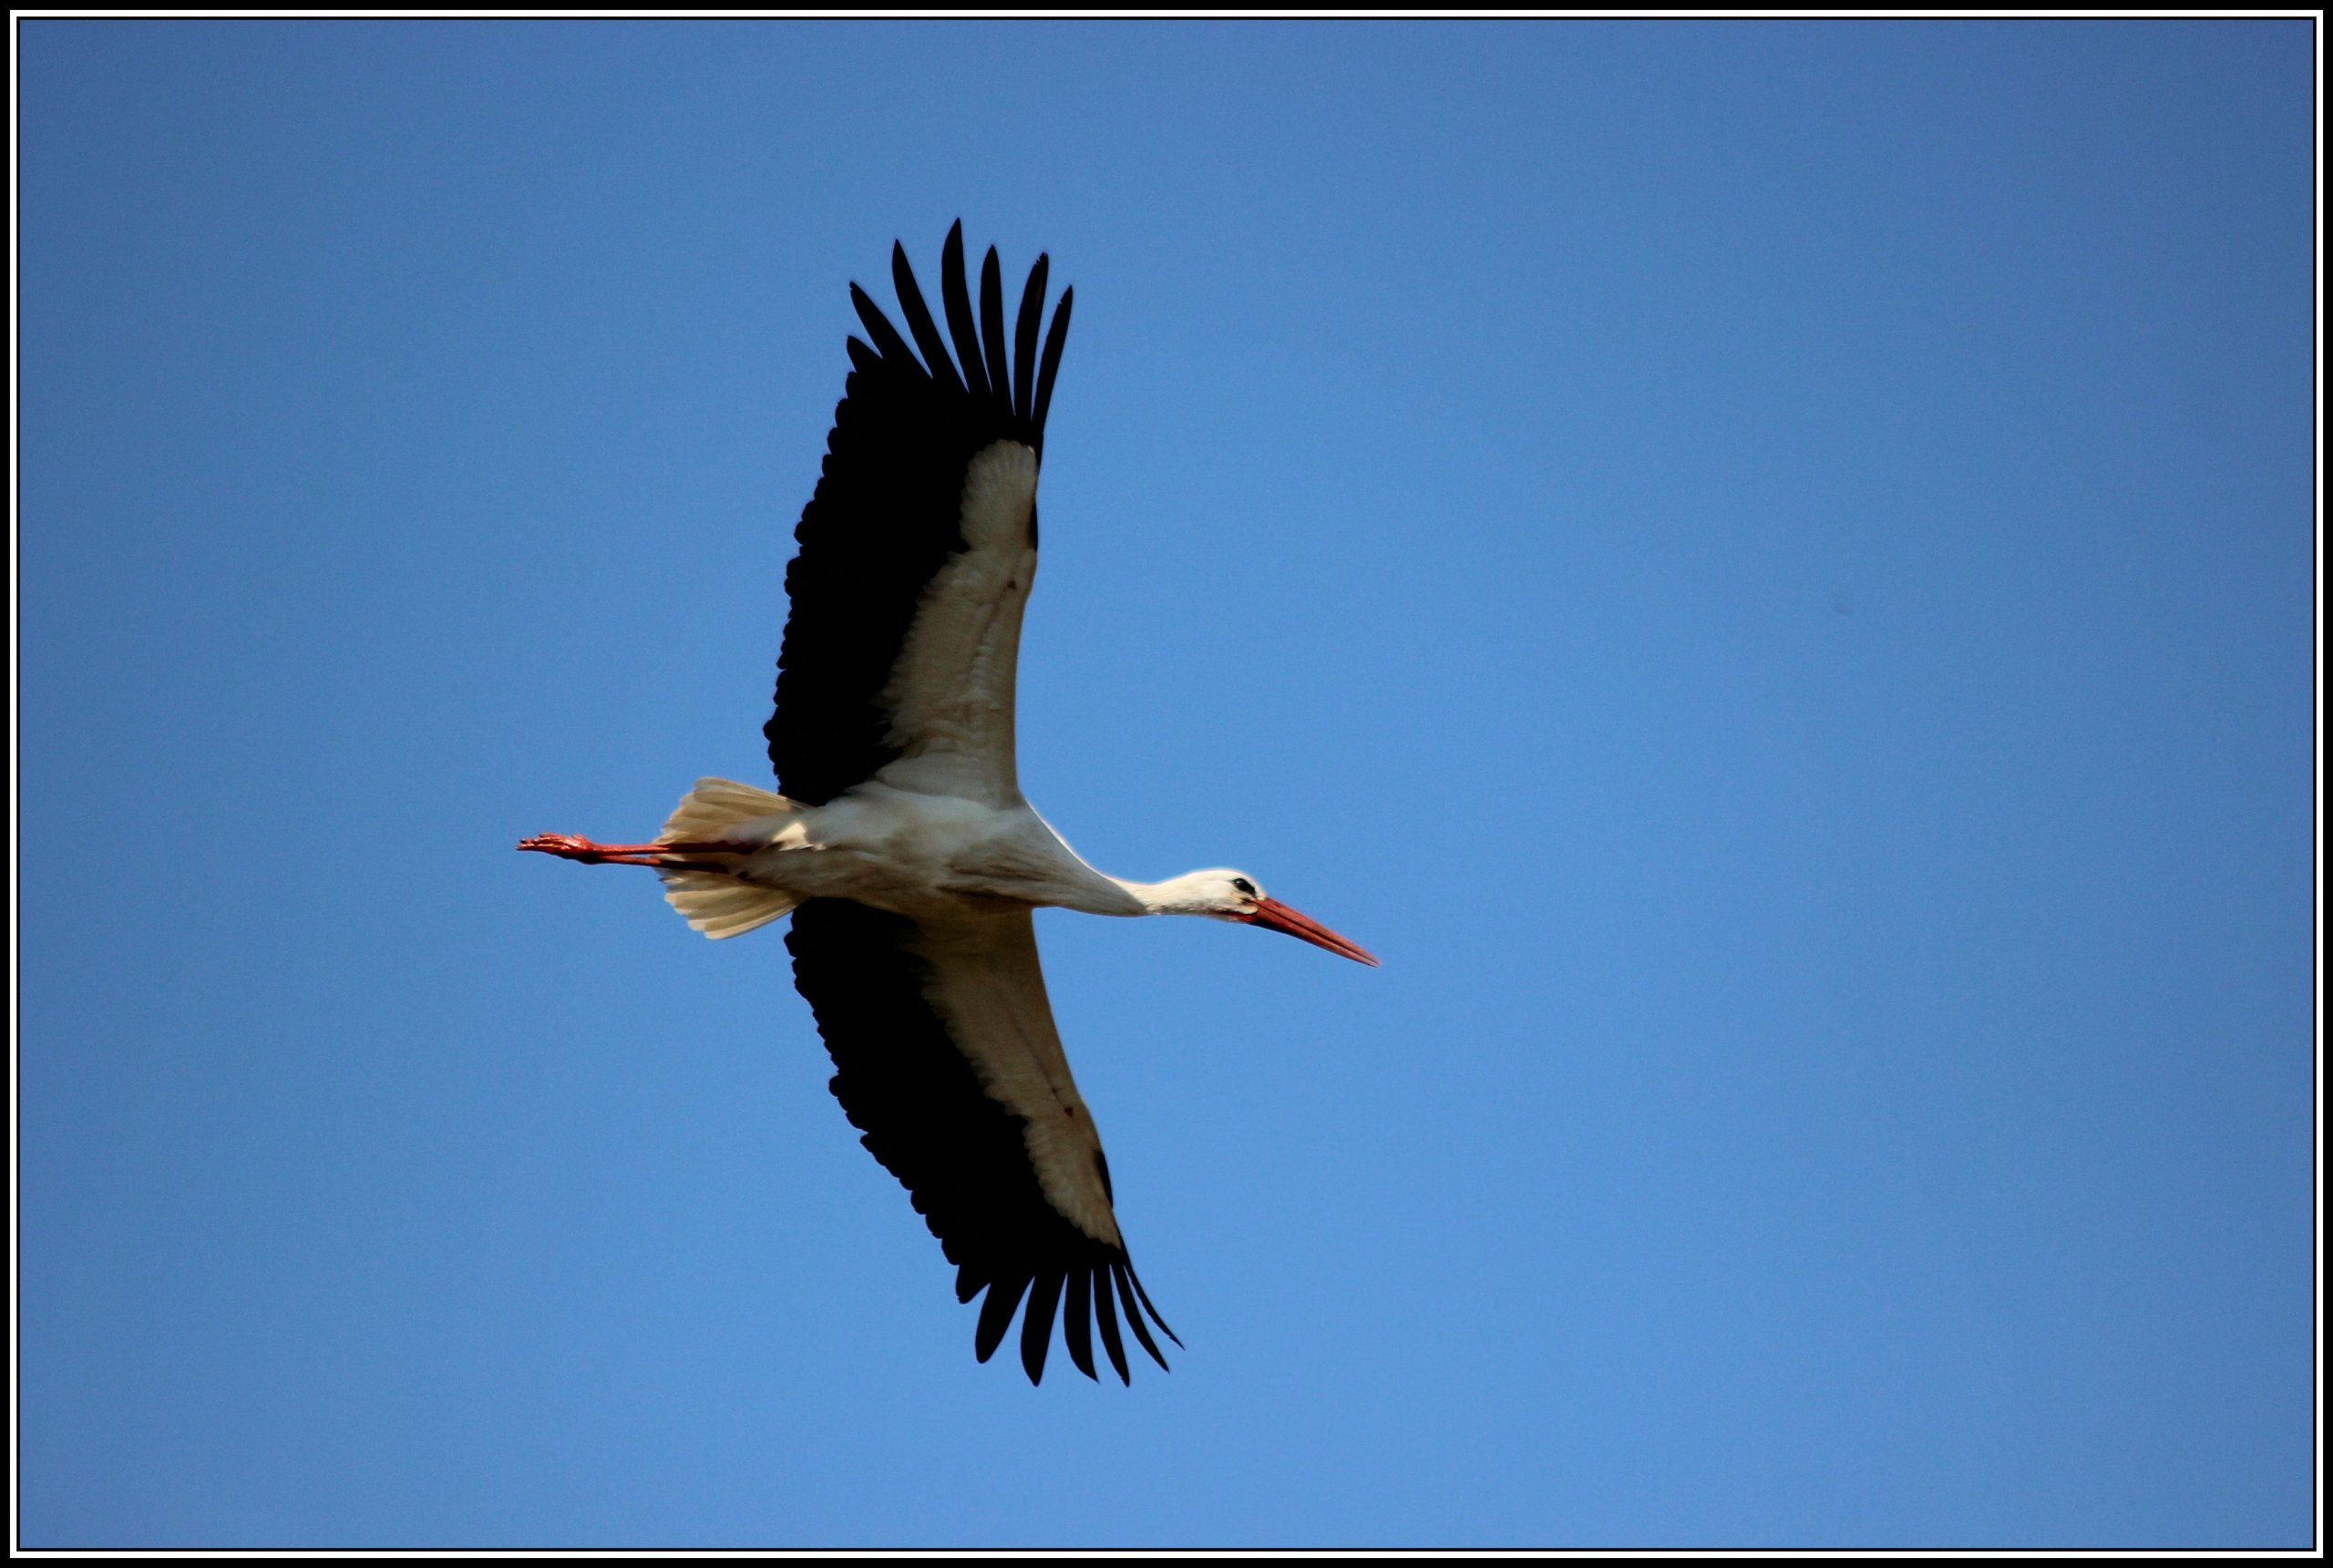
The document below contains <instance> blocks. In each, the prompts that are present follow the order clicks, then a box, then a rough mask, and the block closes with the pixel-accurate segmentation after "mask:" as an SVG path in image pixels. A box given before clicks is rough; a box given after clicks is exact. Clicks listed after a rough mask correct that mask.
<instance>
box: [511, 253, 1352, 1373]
mask: <svg viewBox="0 0 2333 1568" xmlns="http://www.w3.org/2000/svg"><path fill="white" fill-rule="evenodd" d="M1045 267H1046V261H1045V258H1044V257H1043V256H1039V257H1038V258H1037V264H1036V265H1035V267H1034V268H1033V269H1032V270H1031V271H1030V273H1029V282H1028V285H1027V287H1026V288H1024V289H1023V291H1022V294H1021V309H1020V317H1019V321H1018V323H1017V324H1016V326H1015V329H1014V331H1013V333H1012V337H1011V339H1009V340H1008V339H1007V338H1006V336H1005V331H1004V300H1003V291H1002V286H1001V284H1000V282H999V275H998V269H997V259H996V251H994V249H991V250H990V251H989V252H988V257H987V259H986V261H984V262H983V263H982V267H981V295H980V315H979V317H978V320H977V322H975V319H974V316H973V313H972V300H971V292H970V291H969V290H968V289H967V288H966V286H965V276H964V241H963V226H962V225H961V223H959V224H958V225H957V226H956V227H954V228H952V229H951V230H950V231H949V233H948V242H947V246H946V249H945V250H943V251H941V253H940V300H941V302H942V304H943V306H944V307H945V310H946V313H947V318H948V332H949V337H948V338H943V337H942V336H941V335H940V329H939V327H938V326H937V325H936V324H935V323H934V322H933V320H932V315H931V312H930V309H929V308H927V307H926V305H925V304H924V301H923V295H922V292H920V290H919V289H918V288H917V287H916V281H915V275H914V273H913V272H911V271H910V268H909V266H908V260H907V252H906V251H904V250H903V249H901V248H900V247H899V246H897V245H894V246H893V247H892V250H891V277H892V281H893V282H894V283H895V284H896V286H897V288H898V290H899V308H900V310H901V312H902V313H904V314H905V316H906V318H907V324H908V330H909V331H910V333H912V334H913V336H914V339H915V344H916V348H918V349H920V350H921V351H922V357H921V359H920V360H919V359H918V358H917V356H916V354H915V352H914V351H913V350H911V349H910V347H909V346H908V343H907V342H906V340H905V339H903V338H901V337H900V336H899V333H898V332H897V331H896V330H895V329H894V328H893V327H892V325H891V323H889V321H888V320H886V319H885V318H884V315H883V313H882V312H881V311H880V310H879V309H877V308H876V305H875V302H873V301H872V300H870V299H868V297H867V294H866V293H865V292H864V291H862V290H861V289H859V288H858V285H857V284H853V285H852V286H851V291H850V297H851V302H852V303H853V304H854V305H856V306H857V307H858V317H859V320H860V321H862V322H863V323H866V326H867V335H868V338H869V339H871V340H872V345H873V346H871V347H870V346H869V345H868V343H861V342H860V341H859V340H858V339H857V338H855V337H854V338H852V339H850V340H849V343H848V347H849V352H850V363H851V366H852V369H851V374H850V376H849V378H848V380H847V381H846V382H845V383H844V384H843V399H842V402H841V403H840V404H838V405H837V406H836V408H835V426H834V431H833V433H832V434H831V435H829V436H827V459H826V464H825V466H824V469H823V471H822V472H821V475H820V477H819V479H818V485H817V490H816V491H815V492H814V493H813V494H812V495H811V497H810V504H809V505H808V506H807V507H804V508H803V511H802V521H801V524H800V526H799V527H797V528H796V530H795V538H796V540H797V543H798V544H799V546H800V549H799V552H798V553H797V555H796V557H795V559H794V562H793V564H792V565H791V566H790V567H788V568H787V569H786V592H787V594H788V595H789V596H791V598H792V600H793V614H792V616H791V617H790V618H789V619H788V620H787V621H786V641H785V644H784V648H783V650H782V651H781V653H780V655H779V658H778V675H777V711H776V714H775V716H773V717H772V718H771V720H770V721H769V723H768V724H767V725H766V727H765V733H766V734H767V736H768V738H769V755H770V761H771V762H772V763H773V764H775V765H776V771H777V784H778V788H779V790H780V791H781V792H782V793H781V794H771V793H770V792H768V791H766V790H762V789H756V788H755V787H754V786H753V785H751V784H737V783H735V782H732V781H730V780H727V779H713V778H707V779H699V780H698V781H697V784H696V787H695V788H694V790H692V791H691V792H690V793H689V794H687V795H686V796H684V797H683V799H682V801H681V804H680V808H679V809H678V810H677V811H675V812H673V815H672V817H671V818H670V820H668V821H667V822H666V823H665V824H664V828H663V832H662V833H661V834H660V835H658V836H657V838H656V839H655V841H654V842H653V843H651V844H597V843H594V842H592V841H591V840H590V839H586V838H580V837H576V836H574V835H569V834H541V835H537V836H535V837H532V838H529V839H527V840H525V841H524V842H523V843H521V844H520V845H519V848H520V849H531V850H538V851H540V852H542V853H544V854H547V855H555V856H561V857H563V858H565V859H569V860H578V861H582V862H584V863H586V864H591V865H622V866H653V867H655V869H656V871H657V874H658V875H659V876H661V877H663V882H664V897H666V898H667V899H668V900H670V901H671V903H672V905H673V907H674V908H675V909H677V910H679V911H680V912H681V914H682V915H683V916H684V917H687V919H688V922H689V924H690V925H691V926H693V927H695V928H696V929H697V930H699V931H701V932H703V933H704V935H705V936H707V937H713V938H724V937H735V936H737V935H739V934H741V933H743V932H745V931H750V930H752V929H754V928H755V927H758V926H763V925H766V924H768V923H769V922H770V921H772V920H775V919H777V918H778V917H781V916H784V915H787V914H791V915H792V916H793V917H794V924H793V929H792V930H791V932H790V933H789V934H788V935H787V937H786V947H787V948H789V949H791V950H792V952H793V954H794V983H795V986H796V988H797V989H799V990H800V991H801V993H802V995H803V996H804V997H805V998H806V999H807V1000H808V1001H809V1003H810V1008H811V1010H812V1012H814V1013H815V1014H816V1015H817V1021H818V1030H819V1032H820V1033H821V1034H822V1035H824V1036H825V1038H826V1042H827V1050H828V1052H829V1053H831V1054H832V1056H833V1057H834V1062H835V1076H834V1079H833V1081H832V1083H831V1085H830V1087H831V1088H832V1089H833V1091H834V1093H835V1097H836V1098H837V1099H838V1100H840V1101H841V1102H842V1107H843V1112H844V1113H845V1114H846V1115H848V1117H849V1118H850V1121H851V1124H852V1125H853V1126H855V1127H857V1128H858V1129H859V1131H860V1132H862V1133H864V1134H865V1136H864V1137H863V1138H862V1139H861V1140H860V1141H861V1142H862V1143H865V1144H866V1146H867V1149H868V1153H871V1154H873V1155H874V1156H875V1157H876V1158H877V1159H878V1160H879V1161H881V1162H882V1163H883V1164H884V1166H885V1167H886V1168H887V1169H889V1171H890V1172H891V1173H892V1174H893V1175H895V1176H897V1177H899V1180H900V1182H902V1183H903V1184H905V1185H906V1186H907V1189H908V1193H909V1195H910V1197H911V1198H912V1199H913V1201H914V1204H915V1206H916V1209H917V1210H918V1212H920V1214H922V1215H923V1216H924V1218H925V1220H926V1221H927V1222H928V1223H929V1224H930V1226H931V1233H932V1235H936V1236H938V1237H939V1238H940V1247H941V1248H942V1250H943V1251H945V1252H946V1254H947V1255H948V1259H949V1261H950V1262H951V1263H953V1264H954V1265H956V1295H957V1298H958V1299H959V1300H961V1301H965V1302H969V1301H971V1299H972V1297H973V1296H977V1295H979V1294H980V1293H981V1292H982V1290H986V1291H987V1292H988V1299H987V1300H986V1301H985V1302H983V1303H982V1307H981V1314H980V1322H979V1327H978V1328H977V1329H976V1330H975V1333H974V1336H973V1347H974V1349H975V1350H976V1351H977V1353H978V1355H979V1357H980V1358H981V1359H982V1361H986V1360H987V1359H988V1358H989V1357H990V1356H991V1355H992V1354H993V1353H994V1351H995V1349H996V1348H997V1346H998V1344H999V1343H1000V1342H1002V1339H1003V1337H1004V1335H1005V1331H1006V1329H1007V1328H1008V1327H1010V1326H1011V1324H1012V1317H1013V1313H1014V1311H1015V1309H1016V1308H1018V1307H1020V1305H1021V1302H1022V1299H1023V1296H1026V1297H1027V1300H1028V1308H1027V1311H1026V1312H1025V1313H1023V1316H1022V1327H1021V1360H1022V1364H1023V1367H1025V1368H1027V1370H1028V1374H1029V1378H1030V1380H1031V1381H1032V1382H1035V1381H1037V1380H1039V1379H1040V1378H1042V1377H1043V1372H1044V1365H1045V1352H1046V1349H1047V1348H1048V1346H1049V1345H1050V1343H1051V1341H1052V1337H1053V1313H1054V1310H1055V1308H1056V1307H1059V1306H1060V1305H1061V1304H1062V1300H1063V1297H1064V1296H1066V1297H1067V1307H1066V1310H1065V1311H1064V1313H1063V1316H1062V1337H1063V1340H1064V1343H1066V1344H1067V1346H1068V1347H1069V1354H1070V1358H1071V1359H1072V1360H1073V1361H1074V1362H1075V1363H1076V1365H1077V1368H1078V1370H1080V1371H1082V1372H1084V1374H1085V1375H1086V1376H1087V1377H1089V1378H1092V1377H1094V1376H1095V1369H1094V1334H1093V1331H1094V1328H1095V1326H1096V1325H1098V1326H1099V1327H1100V1329H1101V1338H1102V1345H1103V1348H1104V1349H1105V1351H1107V1352H1108V1354H1109V1358H1110V1365H1111V1366H1112V1367H1113V1368H1115V1370H1116V1372H1117V1374H1118V1377H1119V1378H1120V1379H1121V1380H1122V1381H1129V1382H1130V1381H1131V1380H1132V1379H1131V1378H1130V1376H1129V1374H1128V1372H1127V1369H1126V1354H1125V1345H1124V1343H1123V1341H1122V1340H1121V1339H1120V1337H1119V1335H1118V1319H1117V1313H1118V1308H1119V1307H1120V1306H1123V1308H1124V1310H1125V1317H1126V1322H1127V1324H1128V1326H1129V1327H1132V1328H1133V1329H1134V1333H1135V1337H1136V1339H1138V1340H1140V1341H1141V1343H1142V1348H1144V1349H1146V1350H1147V1351H1149V1352H1150V1355H1151V1358H1153V1359H1154V1360H1156V1361H1157V1363H1158V1364H1159V1366H1160V1367H1162V1368H1163V1367H1165V1366H1166V1358H1165V1357H1164V1356H1162V1355H1160V1354H1159V1351H1158V1347H1157V1344H1156V1341H1155V1340H1153V1339H1152V1338H1151V1336H1150V1331H1149V1329H1148V1328H1147V1327H1145V1325H1144V1322H1143V1318H1144V1315H1145V1314H1146V1313H1147V1314H1148V1316H1149V1318H1150V1321H1151V1322H1153V1323H1156V1325H1157V1326H1158V1328H1159V1330H1160V1331H1161V1332H1162V1333H1165V1334H1166V1336H1167V1337H1169V1338H1173V1337H1174V1333H1173V1330H1171V1329H1169V1328H1167V1327H1166V1322H1165V1320H1164V1319H1162V1318H1161V1317H1159V1316H1158V1314H1157V1311H1156V1308H1154V1307H1151V1305H1150V1297H1149V1296H1148V1294H1147V1293H1146V1291H1144V1289H1143V1287H1142V1284H1141V1281H1140V1280H1138V1279H1137V1278H1136V1276H1135V1272H1134V1266H1133V1264H1132V1262H1131V1261H1130V1260H1129V1259H1128V1257H1127V1255H1126V1247H1125V1239H1124V1237H1122V1236H1121V1235H1119V1232H1118V1224H1117V1219H1116V1216H1115V1214H1114V1213H1113V1212H1112V1207H1111V1202H1112V1200H1111V1194H1110V1167H1109V1163H1108V1162H1107V1161H1105V1159H1104V1158H1103V1156H1102V1140H1101V1138H1100V1136H1099V1134H1097V1133H1096V1132H1095V1128H1094V1118H1093V1115H1092V1113H1091V1112H1088V1111H1087V1110H1086V1108H1085V1102H1084V1100H1083V1099H1082V1098H1080V1097H1079V1095H1078V1092H1077V1084H1076V1082H1075V1081H1074V1079H1072V1078H1071V1076H1070V1071H1069V1061H1068V1059H1067V1058H1066V1057H1065V1056H1064V1055H1063V1053H1062V1047H1061V1038H1060V1036H1059V1035H1058V1034H1057V1033H1056V1032H1055V1031H1054V1029H1053V1009H1052V1007H1051V1005H1050V1004H1049V1003H1048V1002H1047V1001H1046V999H1045V982H1044V976H1043V972H1042V971H1041V970H1040V968H1038V964H1037V942H1036V932H1035V929H1034V927H1033V923H1032V921H1031V918H1030V911H1031V910H1032V909H1033V908H1034V907H1037V906H1039V905H1053V906H1057V907H1062V908H1067V909H1083V910H1084V911H1085V912H1086V913H1088V914H1093V915H1205V916H1208V917H1213V918H1215V919H1218V920H1236V921H1239V922H1242V923H1244V924H1247V925H1252V926H1261V927H1265V928H1267V929H1269V930H1274V931H1285V932H1287V933H1289V934H1290V936H1294V937H1300V938H1303V939H1304V940H1306V941H1308V942H1311V943H1313V944H1315V945H1316V946H1319V947H1322V948H1327V949H1328V950H1329V951H1331V952H1332V953H1339V954H1341V955H1343V956H1344V957H1346V958H1354V959H1357V960H1359V961H1360V962H1362V963H1364V964H1374V963H1376V962H1377V960H1376V959H1375V958H1372V957H1371V956H1370V955H1369V954H1368V953H1366V952H1364V951H1363V950H1362V948H1358V947H1356V946H1355V945H1354V944H1352V943H1351V942H1349V941H1347V940H1346V939H1345V938H1342V937H1341V936H1339V935H1337V934H1336V933H1335V932H1334V931H1331V930H1330V929H1329V928H1328V927H1325V926H1322V925H1321V924H1320V923H1319V922H1317V921H1315V920H1312V919H1310V918H1309V917H1306V916H1303V915H1300V914H1299V913H1298V912H1297V911H1295V910H1294V909H1291V908H1290V907H1288V906H1287V905H1285V904H1282V903H1281V902H1280V901H1279V900H1278V899H1276V898H1269V897H1265V895H1264V890H1263V888H1262V887H1261V886H1259V885H1258V884H1257V882H1256V880H1255V879H1254V878H1253V877H1251V876H1247V875H1246V874H1245V873H1243V872H1238V871H1233V870H1228V869H1218V870H1210V871H1194V872H1191V873H1190V874H1188V875H1187V876H1177V877H1175V878H1173V879H1172V880H1169V881H1166V882H1129V881H1126V880H1124V879H1123V878H1120V877H1116V876H1104V875H1103V874H1102V873H1101V872H1099V871H1096V870H1095V869H1094V867H1092V866H1088V865H1087V864H1086V863H1085V862H1084V860H1082V859H1080V858H1078V856H1077V855H1076V853H1075V852H1074V851H1073V850H1072V849H1071V848H1070V847H1069V845H1066V844H1064V842H1063V841H1062V839H1061V837H1060V835H1057V834H1055V833H1054V832H1053V829H1052V828H1051V827H1050V826H1048V825H1046V823H1045V821H1044V819H1043V817H1041V816H1039V815H1037V814H1036V812H1035V811H1033V810H1032V809H1031V807H1030V805H1029V803H1028V802H1027V801H1026V800H1024V799H1023V798H1022V794H1021V786H1020V783H1019V779H1018V776H1017V773H1016V769H1015V767H1014V764H1013V740H1012V702H1013V693H1012V688H1013V665H1014V661H1015V659H1016V656H1017V654H1018V651H1019V649H1020V642H1021V611H1022V607H1023V604H1025V603H1026V602H1027V600H1028V597H1029V588H1030V583H1031V581H1032V579H1033V578H1034V577H1035V575H1036V570H1037V469H1038V461H1039V458H1040V457H1041V456H1042V455H1043V451H1044V429H1045V410H1046V407H1047V405H1049V404H1050V403H1051V402H1052V400H1053V377H1054V374H1055V373H1056V372H1057V371H1058V370H1059V369H1060V367H1061V351H1062V342H1063V339H1064V336H1065V335H1066V334H1067V333H1068V330H1069V307H1070V300H1071V296H1072V292H1073V291H1071V290H1068V289H1064V290H1063V291H1062V293H1061V301H1060V303H1059V305H1058V307H1057V308H1056V309H1055V311H1054V313H1053V325H1052V328H1051V329H1050V330H1049V331H1048V332H1047V333H1045V341H1044V351H1043V354H1042V356H1041V355H1040V354H1039V353H1038V348H1037V328H1038V324H1039V321H1040V318H1041V317H1042V316H1043V307H1044V300H1045ZM950 338H952V339H953V341H954V347H955V354H954V356H953V357H952V358H951V355H950V353H949V339H950ZM1137 1303H1138V1304H1139V1307H1137ZM1176 1343H1177V1344H1178V1345H1179V1344H1180V1343H1181V1341H1180V1340H1177V1341H1176Z"/></svg>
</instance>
